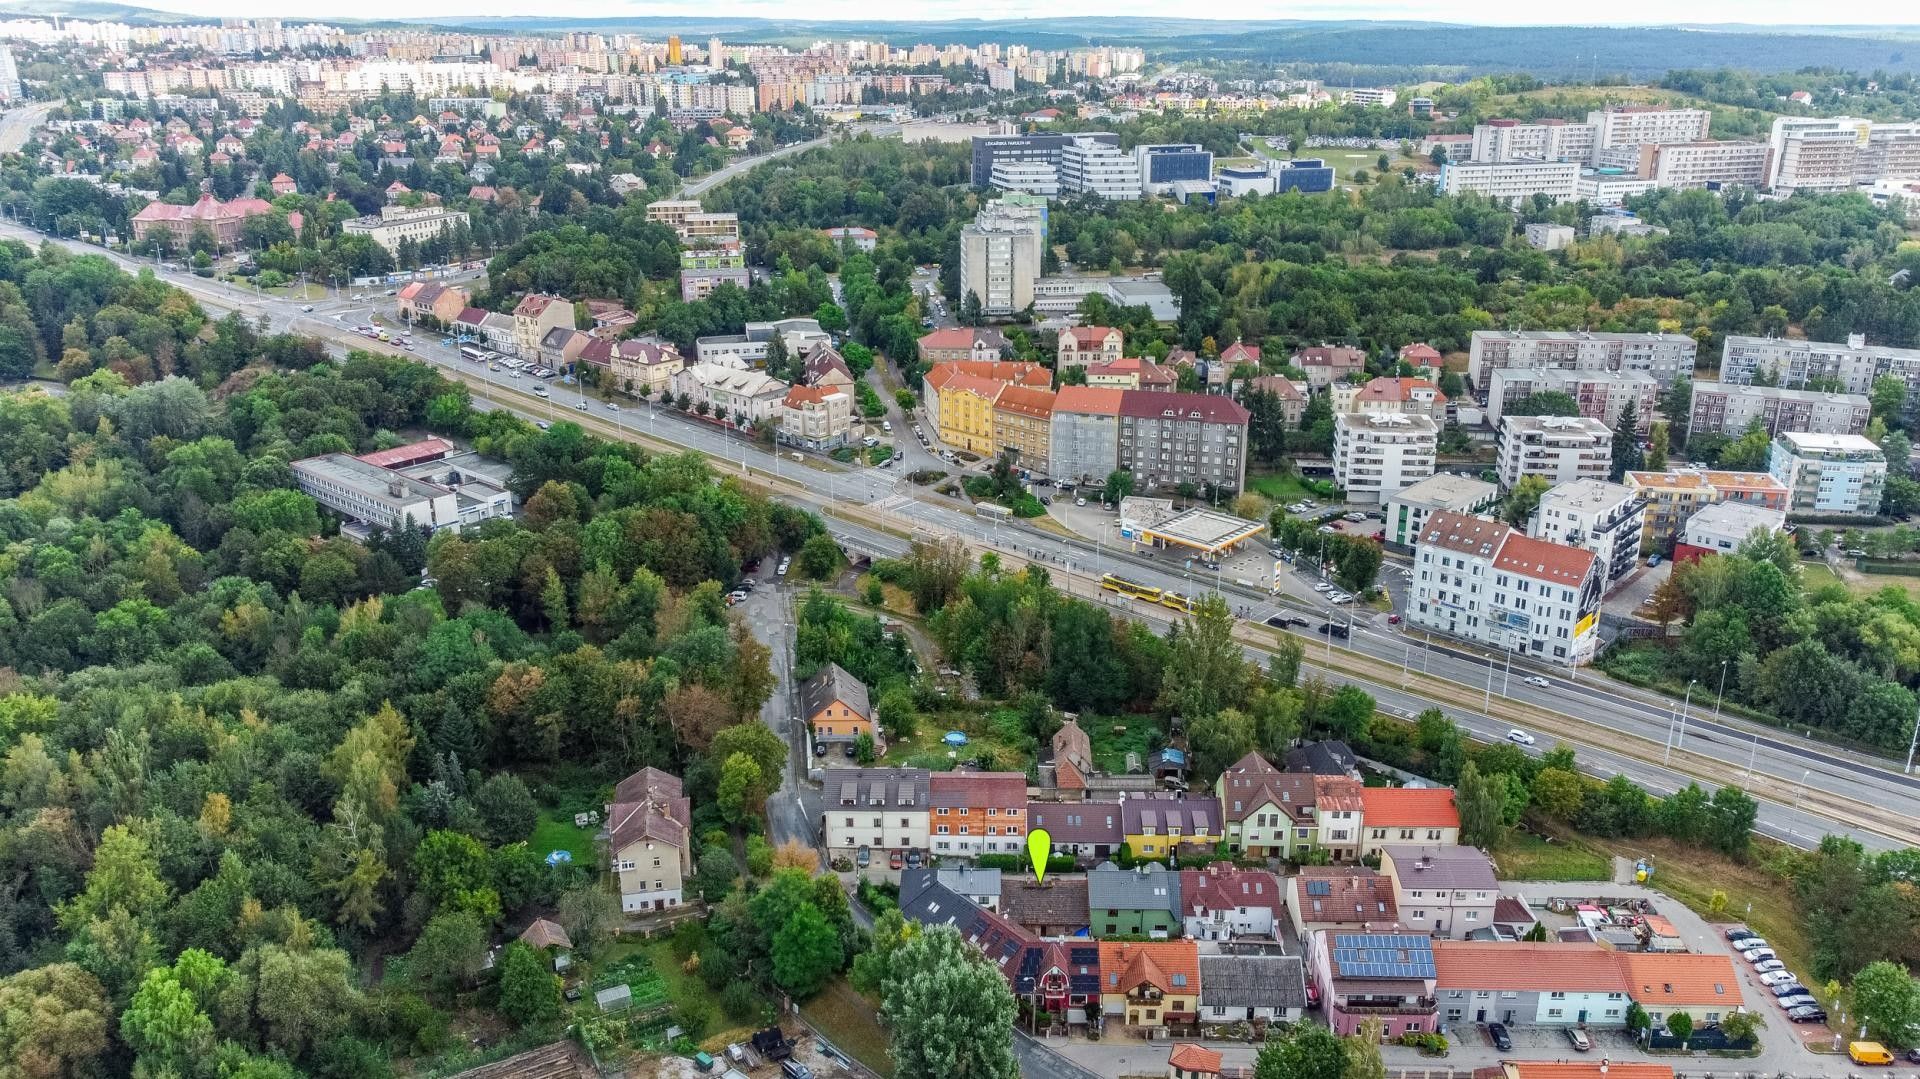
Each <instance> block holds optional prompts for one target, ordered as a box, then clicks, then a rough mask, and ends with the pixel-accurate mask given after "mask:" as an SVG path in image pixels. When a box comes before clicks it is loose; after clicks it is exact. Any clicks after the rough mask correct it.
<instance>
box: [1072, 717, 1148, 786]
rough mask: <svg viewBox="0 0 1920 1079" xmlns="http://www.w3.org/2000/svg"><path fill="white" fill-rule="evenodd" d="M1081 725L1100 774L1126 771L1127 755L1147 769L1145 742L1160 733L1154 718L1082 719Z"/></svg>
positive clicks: (1119, 773) (1116, 773) (1115, 773)
mask: <svg viewBox="0 0 1920 1079" xmlns="http://www.w3.org/2000/svg"><path fill="white" fill-rule="evenodd" d="M1080 726H1081V727H1082V728H1084V729H1085V730H1086V732H1087V741H1088V742H1089V743H1091V744H1092V746H1093V763H1094V765H1095V766H1096V767H1098V768H1099V769H1100V770H1101V771H1103V772H1110V773H1112V774H1114V775H1121V774H1123V773H1125V772H1126V770H1127V754H1128V753H1135V754H1138V755H1139V757H1140V761H1139V764H1140V767H1141V768H1142V769H1144V768H1146V766H1147V748H1148V747H1147V743H1148V741H1149V740H1151V739H1152V736H1153V735H1154V734H1155V733H1157V732H1160V731H1161V727H1160V720H1158V719H1156V718H1155V717H1153V716H1114V717H1108V716H1081V717H1080Z"/></svg>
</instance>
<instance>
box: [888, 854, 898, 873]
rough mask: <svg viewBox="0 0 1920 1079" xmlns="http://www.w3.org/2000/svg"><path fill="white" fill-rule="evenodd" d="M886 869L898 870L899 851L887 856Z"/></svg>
mask: <svg viewBox="0 0 1920 1079" xmlns="http://www.w3.org/2000/svg"><path fill="white" fill-rule="evenodd" d="M887 868H888V869H898V868H900V852H899V851H894V852H893V853H892V854H889V855H887Z"/></svg>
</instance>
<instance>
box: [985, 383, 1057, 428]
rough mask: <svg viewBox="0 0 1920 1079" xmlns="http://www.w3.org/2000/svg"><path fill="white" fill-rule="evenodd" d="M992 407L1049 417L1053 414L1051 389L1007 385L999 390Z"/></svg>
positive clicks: (1040, 417) (1042, 417) (1026, 414)
mask: <svg viewBox="0 0 1920 1079" xmlns="http://www.w3.org/2000/svg"><path fill="white" fill-rule="evenodd" d="M993 407H995V408H997V409H1004V410H1006V411H1008V412H1018V413H1020V414H1021V415H1025V416H1034V417H1037V418H1039V419H1043V420H1044V419H1049V418H1051V417H1052V416H1053V391H1052V390H1041V389H1035V388H1034V387H1032V386H1008V387H1006V388H1005V389H1003V390H1001V391H1000V398H999V400H997V401H995V402H994V403H993Z"/></svg>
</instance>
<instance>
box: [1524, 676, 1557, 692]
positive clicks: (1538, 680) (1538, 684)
mask: <svg viewBox="0 0 1920 1079" xmlns="http://www.w3.org/2000/svg"><path fill="white" fill-rule="evenodd" d="M1521 681H1522V682H1525V683H1526V684H1528V685H1530V686H1533V687H1535V688H1536V689H1546V688H1548V687H1550V686H1552V685H1553V683H1552V682H1549V681H1547V680H1546V679H1544V678H1542V677H1540V676H1539V675H1537V674H1532V675H1528V676H1527V677H1525V678H1522V679H1521Z"/></svg>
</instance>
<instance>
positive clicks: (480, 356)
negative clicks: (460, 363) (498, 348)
mask: <svg viewBox="0 0 1920 1079" xmlns="http://www.w3.org/2000/svg"><path fill="white" fill-rule="evenodd" d="M460 358H461V359H463V360H470V361H472V362H474V363H479V362H480V361H482V360H484V359H486V358H487V350H486V349H483V348H476V347H474V346H473V345H461V346H460Z"/></svg>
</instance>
